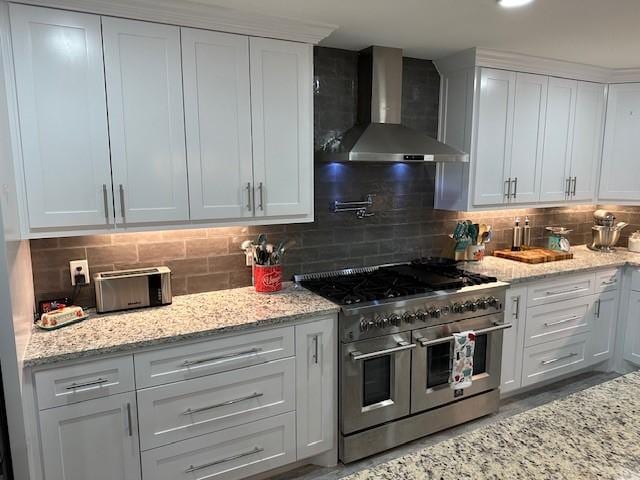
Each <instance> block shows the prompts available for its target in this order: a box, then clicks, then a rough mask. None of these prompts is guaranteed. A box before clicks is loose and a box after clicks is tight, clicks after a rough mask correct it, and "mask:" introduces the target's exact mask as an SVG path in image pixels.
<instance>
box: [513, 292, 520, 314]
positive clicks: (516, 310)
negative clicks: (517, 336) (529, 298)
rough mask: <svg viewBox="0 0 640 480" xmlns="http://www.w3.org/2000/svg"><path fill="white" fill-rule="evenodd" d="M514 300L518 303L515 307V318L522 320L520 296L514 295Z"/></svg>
mask: <svg viewBox="0 0 640 480" xmlns="http://www.w3.org/2000/svg"><path fill="white" fill-rule="evenodd" d="M513 301H514V303H515V304H516V308H514V309H513V319H514V320H520V297H519V296H517V297H514V298H513Z"/></svg>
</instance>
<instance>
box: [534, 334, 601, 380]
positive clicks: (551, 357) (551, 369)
mask: <svg viewBox="0 0 640 480" xmlns="http://www.w3.org/2000/svg"><path fill="white" fill-rule="evenodd" d="M588 339H589V336H588V334H585V335H577V336H575V337H569V338H564V339H561V340H556V341H554V342H548V343H543V344H540V345H536V346H534V347H529V348H525V350H524V362H523V366H522V369H523V375H522V385H523V386H527V385H532V384H534V383H537V382H541V381H543V380H548V379H551V378H554V377H557V376H559V375H563V374H565V373H570V372H573V371H574V370H579V369H580V368H582V367H585V366H586V363H587V362H586V358H585V355H586V350H587V342H588Z"/></svg>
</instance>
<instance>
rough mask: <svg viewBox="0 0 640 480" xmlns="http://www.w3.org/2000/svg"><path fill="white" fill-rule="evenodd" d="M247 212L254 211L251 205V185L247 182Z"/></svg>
mask: <svg viewBox="0 0 640 480" xmlns="http://www.w3.org/2000/svg"><path fill="white" fill-rule="evenodd" d="M247 210H249V211H251V210H253V208H252V205H251V183H250V182H247Z"/></svg>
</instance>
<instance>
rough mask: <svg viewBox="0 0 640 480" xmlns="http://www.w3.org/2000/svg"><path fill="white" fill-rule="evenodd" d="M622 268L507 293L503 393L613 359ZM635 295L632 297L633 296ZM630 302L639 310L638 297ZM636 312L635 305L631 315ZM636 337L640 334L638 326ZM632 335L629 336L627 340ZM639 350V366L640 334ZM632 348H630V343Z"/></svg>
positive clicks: (539, 282)
mask: <svg viewBox="0 0 640 480" xmlns="http://www.w3.org/2000/svg"><path fill="white" fill-rule="evenodd" d="M619 284H620V272H619V270H618V269H608V270H600V271H597V272H595V273H585V274H576V275H565V276H562V277H558V278H556V279H547V280H545V281H538V282H532V283H530V284H524V285H520V286H518V287H516V288H512V289H509V290H508V291H507V295H506V303H505V322H511V324H512V328H510V329H508V330H506V331H505V333H504V337H503V338H504V341H503V349H502V380H501V392H502V393H503V394H504V393H509V392H513V391H515V390H518V389H519V388H521V387H527V386H530V385H533V384H535V383H538V382H542V381H546V380H552V379H554V378H556V377H559V376H561V375H566V374H569V373H571V372H574V371H577V370H580V369H583V368H586V367H589V366H591V365H595V364H597V363H601V362H603V361H605V360H608V359H610V358H611V357H612V356H613V348H614V341H615V332H616V324H617V317H618V299H619V295H618V285H619ZM632 293H633V292H632ZM634 300H635V304H634ZM631 303H632V304H634V305H635V306H636V311H638V307H640V292H637V297H634V296H633V294H632V300H631ZM633 310H634V308H633V306H632V307H630V309H629V311H630V312H632V311H633ZM635 323H637V324H638V327H637V328H638V333H640V322H635ZM627 336H629V335H627ZM637 337H638V339H639V340H638V341H637V342H636V346H635V347H630V348H629V350H630V351H631V350H634V349H635V351H637V352H638V355H637V360H636V362H638V364H640V335H637ZM629 344H631V343H629Z"/></svg>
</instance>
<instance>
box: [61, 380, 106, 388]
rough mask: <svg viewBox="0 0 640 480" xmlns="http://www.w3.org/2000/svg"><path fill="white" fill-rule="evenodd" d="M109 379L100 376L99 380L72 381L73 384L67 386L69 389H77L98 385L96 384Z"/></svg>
mask: <svg viewBox="0 0 640 480" xmlns="http://www.w3.org/2000/svg"><path fill="white" fill-rule="evenodd" d="M108 381H109V380H107V379H106V378H98V379H97V380H94V381H92V382H86V383H75V382H74V383H72V384H71V385H69V386H68V387H66V389H67V390H76V389H78V388H84V387H96V386H100V385H102V384H103V383H107V382H108Z"/></svg>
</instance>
